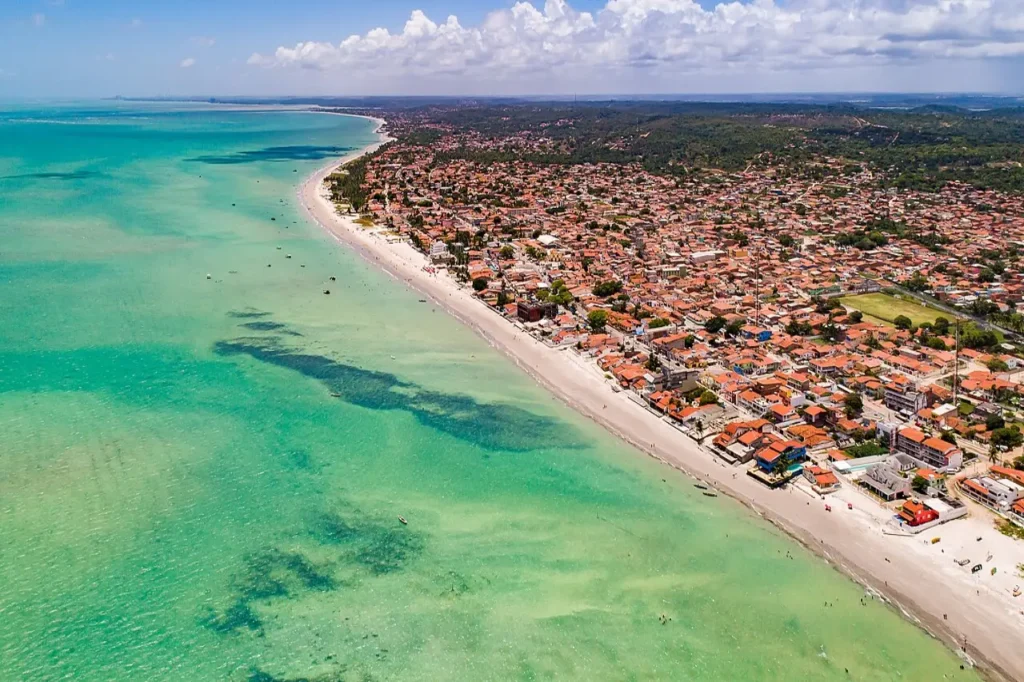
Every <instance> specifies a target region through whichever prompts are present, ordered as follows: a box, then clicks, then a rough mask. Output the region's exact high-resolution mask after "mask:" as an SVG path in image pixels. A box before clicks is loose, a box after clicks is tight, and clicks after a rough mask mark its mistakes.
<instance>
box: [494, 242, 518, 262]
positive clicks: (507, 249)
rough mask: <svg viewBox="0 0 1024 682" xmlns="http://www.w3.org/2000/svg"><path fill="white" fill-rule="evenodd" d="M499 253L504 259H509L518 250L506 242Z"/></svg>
mask: <svg viewBox="0 0 1024 682" xmlns="http://www.w3.org/2000/svg"><path fill="white" fill-rule="evenodd" d="M498 253H499V254H500V255H501V257H502V259H504V260H508V259H510V258H512V256H514V255H515V254H516V250H515V249H513V248H512V247H511V246H510V245H509V244H505V246H503V247H501V251H499V252H498Z"/></svg>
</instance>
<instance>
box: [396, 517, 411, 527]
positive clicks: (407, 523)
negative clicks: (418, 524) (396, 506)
mask: <svg viewBox="0 0 1024 682" xmlns="http://www.w3.org/2000/svg"><path fill="white" fill-rule="evenodd" d="M398 520H399V521H401V522H402V525H403V526H408V525H409V522H408V521H406V520H405V517H404V516H399V517H398Z"/></svg>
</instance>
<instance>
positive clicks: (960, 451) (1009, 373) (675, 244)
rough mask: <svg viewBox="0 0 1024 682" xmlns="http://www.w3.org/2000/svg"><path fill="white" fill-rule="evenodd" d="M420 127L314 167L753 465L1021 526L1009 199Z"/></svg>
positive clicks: (619, 380) (734, 460) (744, 465)
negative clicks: (677, 171) (427, 132)
mask: <svg viewBox="0 0 1024 682" xmlns="http://www.w3.org/2000/svg"><path fill="white" fill-rule="evenodd" d="M391 125H392V126H395V125H396V123H394V122H393V123H391ZM397 125H398V126H399V127H401V125H402V121H401V119H399V121H398V123H397ZM406 125H407V126H410V127H412V126H414V125H416V124H414V123H411V122H407V123H406ZM420 125H421V124H420ZM417 129H419V128H417ZM404 132H405V133H406V135H405V136H407V135H408V130H406V131H404ZM431 132H433V133H434V136H435V139H434V141H433V142H432V143H431V144H430V145H426V146H425V145H422V144H418V143H404V142H402V139H403V137H405V136H403V135H399V139H398V140H397V141H392V142H391V143H390V144H388V145H386V146H385V147H383V148H382V149H380V150H379V151H377V152H376V153H375V154H373V155H371V156H370V157H368V159H367V160H366V161H365V167H364V168H363V169H361V171H362V176H361V178H360V182H359V190H360V191H359V192H358V193H357V194H356V195H355V196H350V195H349V194H346V193H345V192H344V191H343V188H341V187H340V186H339V184H340V183H343V182H344V180H345V179H346V176H347V175H348V173H347V172H346V171H344V170H342V171H341V172H340V173H338V174H335V175H334V176H332V178H329V179H328V181H327V182H328V186H329V187H333V194H334V196H333V199H334V201H335V202H336V204H337V205H338V207H339V209H340V210H342V211H344V212H358V213H359V214H360V215H361V218H360V219H359V221H358V222H359V223H360V224H361V226H362V227H363V228H366V229H380V230H383V231H384V232H386V234H388V235H389V238H392V239H400V240H408V241H409V242H410V243H411V244H412V245H414V246H415V247H416V248H417V249H418V250H420V251H421V252H422V253H424V255H425V256H427V257H428V258H429V261H430V265H429V266H428V267H429V268H430V269H431V270H436V271H440V272H446V273H447V276H450V277H452V278H454V279H455V280H457V281H458V282H460V283H462V284H463V285H464V286H465V287H467V288H470V289H471V290H472V291H473V295H474V296H475V297H476V298H477V299H478V300H479V301H480V302H481V303H482V304H485V305H487V306H489V307H490V308H492V309H493V311H494V312H495V313H496V314H498V315H502V316H504V317H506V318H507V319H508V320H509V321H510V322H512V323H514V324H516V325H518V326H519V327H521V328H522V329H523V330H524V331H526V332H527V333H529V334H531V335H533V336H534V337H536V338H537V339H539V340H541V341H543V343H545V344H547V345H548V346H551V347H554V348H560V349H565V350H566V351H567V352H571V353H575V354H578V355H579V356H580V357H581V358H584V359H585V360H586V361H587V362H588V363H590V364H592V365H593V367H594V369H595V370H596V371H600V372H601V373H602V375H603V377H604V378H605V379H606V380H607V384H608V388H609V391H615V392H622V393H625V394H627V395H628V396H629V397H630V398H631V399H632V400H634V401H635V402H637V403H640V404H642V405H644V406H645V408H646V409H648V410H649V411H651V412H652V413H654V414H656V415H657V416H658V417H659V418H661V419H663V420H664V421H666V422H668V423H671V424H672V425H673V426H674V427H676V428H677V429H679V430H680V431H681V432H683V433H685V434H687V435H688V436H690V437H691V438H693V439H694V440H695V441H697V442H698V443H699V444H700V445H701V447H702V448H704V449H706V450H707V451H708V452H710V453H713V454H714V456H716V457H717V458H719V459H721V460H722V461H723V462H725V463H727V464H728V465H729V466H732V467H736V468H737V470H742V471H744V472H745V473H746V474H747V475H749V476H751V477H754V478H756V479H757V480H759V481H760V482H761V483H763V485H765V486H768V487H771V488H775V487H780V486H786V485H794V486H798V487H801V488H805V489H806V490H807V491H808V492H809V493H811V494H814V495H817V496H820V497H823V498H825V499H828V497H827V496H829V495H831V494H833V493H835V492H836V491H837V490H838V489H840V488H841V487H844V486H848V487H854V488H856V489H857V490H859V491H862V492H864V493H865V494H866V495H867V496H869V497H870V498H872V500H874V501H875V502H876V503H877V504H879V505H884V506H885V507H886V508H887V509H888V510H889V511H891V525H892V526H893V528H894V529H895V530H897V531H898V532H902V533H908V534H912V533H920V532H922V531H925V530H929V529H932V528H934V527H935V526H937V525H940V524H942V523H945V522H947V521H951V520H954V519H957V518H960V517H963V516H966V515H967V514H968V513H973V514H981V515H986V516H989V517H991V518H992V520H993V523H997V524H999V526H1000V528H1001V529H1002V531H1003V532H1004V533H1005V534H1007V535H1011V536H1014V537H1022V536H1024V456H1021V448H1020V446H1021V443H1022V440H1024V438H1022V434H1021V426H1022V425H1024V407H1021V405H1020V400H1021V398H1022V397H1024V376H1022V374H1021V373H1022V372H1024V359H1022V355H1024V354H1022V353H1021V352H1020V347H1019V346H1018V345H1017V341H1018V338H1019V337H1018V332H1019V331H1021V330H1024V325H1022V323H1024V315H1022V314H1021V311H1024V272H1022V270H1021V269H1020V268H1019V267H1018V254H1019V252H1020V249H1021V248H1022V247H1024V198H1022V197H1021V196H1019V195H1010V194H1003V193H999V192H996V191H993V190H982V189H976V188H973V187H971V186H969V185H966V184H957V183H950V184H948V185H947V186H945V187H943V188H942V189H941V191H939V192H922V191H914V190H896V189H892V188H880V187H879V184H878V182H877V179H878V178H877V171H875V170H872V169H871V168H868V167H856V168H848V166H849V165H850V164H849V162H848V161H847V160H844V159H839V158H829V157H822V158H820V159H816V160H815V162H814V163H817V164H821V165H822V166H825V167H832V168H833V169H837V168H841V167H844V166H845V167H847V168H846V169H845V171H844V172H843V174H842V175H841V179H839V180H834V181H832V180H828V179H826V180H820V179H812V178H813V176H812V177H808V178H800V177H794V176H793V175H792V174H787V175H786V176H785V177H783V172H784V168H783V167H782V166H781V165H780V166H778V167H777V166H774V165H773V164H772V163H771V162H770V161H762V162H760V163H757V164H753V163H752V164H750V165H749V166H748V167H747V168H746V169H744V170H742V171H738V172H724V171H723V172H714V173H702V174H699V175H696V174H695V175H693V176H688V177H685V178H683V179H679V178H670V177H665V176H663V175H657V174H653V173H650V172H647V171H646V170H644V168H643V167H641V166H640V165H639V164H633V165H620V164H607V163H605V164H602V163H592V164H591V163H587V164H574V165H562V164H540V163H533V162H529V161H516V160H513V161H509V162H498V163H482V162H478V161H475V160H471V159H466V158H460V157H459V155H457V154H452V153H451V152H454V151H456V150H465V149H471V150H478V151H483V152H488V151H499V152H508V151H509V150H532V151H537V150H543V149H546V148H549V147H551V146H552V145H554V144H555V142H553V141H552V140H550V139H547V138H546V137H545V135H544V133H543V132H523V133H518V134H515V135H509V136H504V137H502V136H498V137H495V136H491V137H485V136H482V135H479V134H476V133H474V132H460V131H457V130H452V129H444V128H443V127H440V129H434V130H432V131H431ZM826 177H828V176H826ZM332 183H333V184H332ZM969 568H972V569H974V570H980V569H977V568H976V567H975V566H974V565H972V566H971V567H969Z"/></svg>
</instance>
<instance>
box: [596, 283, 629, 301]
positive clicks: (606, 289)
mask: <svg viewBox="0 0 1024 682" xmlns="http://www.w3.org/2000/svg"><path fill="white" fill-rule="evenodd" d="M593 291H594V295H595V296H600V297H601V298H607V297H609V296H611V295H613V294H617V293H619V292H620V291H622V282H618V281H616V280H608V281H607V282H598V283H597V284H595V285H594V289H593Z"/></svg>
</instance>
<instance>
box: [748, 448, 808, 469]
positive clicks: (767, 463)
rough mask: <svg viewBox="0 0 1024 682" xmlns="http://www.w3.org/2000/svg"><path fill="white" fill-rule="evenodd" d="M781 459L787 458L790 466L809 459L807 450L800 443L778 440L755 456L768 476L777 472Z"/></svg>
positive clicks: (760, 467)
mask: <svg viewBox="0 0 1024 682" xmlns="http://www.w3.org/2000/svg"><path fill="white" fill-rule="evenodd" d="M781 458H785V460H786V461H787V462H789V465H790V466H792V465H793V464H797V463H799V462H803V461H805V460H806V459H807V448H805V447H804V446H803V444H802V443H800V442H799V441H795V440H777V441H775V442H774V443H772V444H771V445H769V446H768V447H766V448H762V449H760V450H758V451H757V453H755V454H754V461H755V463H756V464H757V466H758V468H759V469H761V471H763V472H764V473H766V474H770V473H773V472H774V471H775V467H776V466H778V462H779V460H780V459H781Z"/></svg>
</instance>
